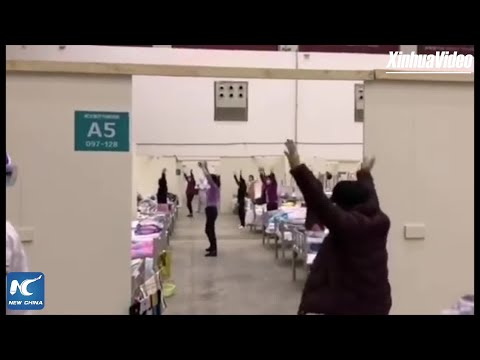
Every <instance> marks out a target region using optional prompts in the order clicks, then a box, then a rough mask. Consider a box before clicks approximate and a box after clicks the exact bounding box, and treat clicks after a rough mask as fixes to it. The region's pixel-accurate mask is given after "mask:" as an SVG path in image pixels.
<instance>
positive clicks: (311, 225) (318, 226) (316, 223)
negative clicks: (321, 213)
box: [305, 171, 333, 231]
mask: <svg viewBox="0 0 480 360" xmlns="http://www.w3.org/2000/svg"><path fill="white" fill-rule="evenodd" d="M325 175H326V176H325V178H326V179H327V180H331V179H332V177H333V176H332V174H330V173H329V172H328V171H327V173H326V174H325ZM320 177H321V176H320V175H319V176H318V180H320ZM306 205H307V215H306V218H305V229H306V230H314V231H318V230H322V231H323V230H325V226H324V225H323V224H322V223H321V222H320V219H319V218H318V216H317V215H316V214H315V211H314V210H313V206H308V204H306Z"/></svg>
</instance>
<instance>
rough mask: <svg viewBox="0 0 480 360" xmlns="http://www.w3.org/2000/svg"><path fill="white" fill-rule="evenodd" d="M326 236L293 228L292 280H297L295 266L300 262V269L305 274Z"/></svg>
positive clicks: (326, 233)
mask: <svg viewBox="0 0 480 360" xmlns="http://www.w3.org/2000/svg"><path fill="white" fill-rule="evenodd" d="M327 235H328V230H325V231H324V232H313V231H306V230H305V228H304V227H301V226H295V227H294V228H293V229H292V237H293V239H292V240H293V244H292V257H293V259H292V279H293V281H295V280H296V279H297V265H298V262H299V260H300V262H301V264H302V268H303V269H305V270H306V271H307V272H308V271H310V267H311V266H312V264H313V261H314V260H315V258H316V256H317V253H318V251H321V245H322V243H323V240H324V239H325V237H326V236H327Z"/></svg>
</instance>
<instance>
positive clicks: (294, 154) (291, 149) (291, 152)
mask: <svg viewBox="0 0 480 360" xmlns="http://www.w3.org/2000/svg"><path fill="white" fill-rule="evenodd" d="M285 147H286V148H287V150H286V151H285V152H284V154H285V156H286V157H287V160H288V163H289V164H290V168H291V169H293V168H296V167H297V166H299V165H300V163H301V162H300V155H299V154H298V150H297V144H295V142H294V141H293V140H291V139H288V140H287V141H286V142H285Z"/></svg>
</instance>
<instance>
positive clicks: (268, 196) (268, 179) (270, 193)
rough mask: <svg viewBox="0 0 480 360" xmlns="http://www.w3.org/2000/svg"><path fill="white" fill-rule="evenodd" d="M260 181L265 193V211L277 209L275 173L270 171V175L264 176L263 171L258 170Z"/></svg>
mask: <svg viewBox="0 0 480 360" xmlns="http://www.w3.org/2000/svg"><path fill="white" fill-rule="evenodd" d="M259 172H260V179H261V180H262V183H263V190H264V191H265V202H266V204H267V211H272V210H277V209H278V185H277V179H276V178H275V173H274V172H273V170H270V174H269V175H266V174H265V169H263V168H260V169H259Z"/></svg>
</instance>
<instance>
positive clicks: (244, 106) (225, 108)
mask: <svg viewBox="0 0 480 360" xmlns="http://www.w3.org/2000/svg"><path fill="white" fill-rule="evenodd" d="M214 91H215V93H214V99H215V104H214V106H215V112H214V113H215V121H247V120H248V82H246V81H215V84H214Z"/></svg>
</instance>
